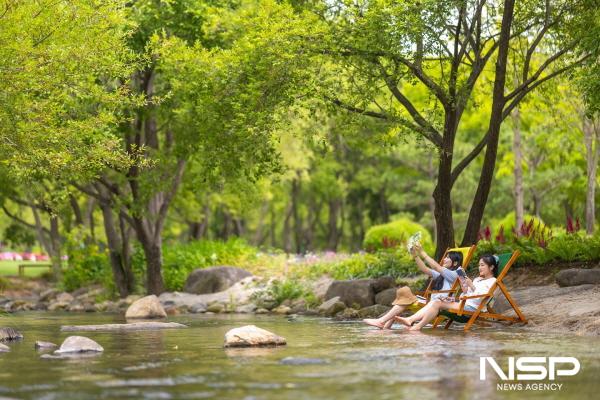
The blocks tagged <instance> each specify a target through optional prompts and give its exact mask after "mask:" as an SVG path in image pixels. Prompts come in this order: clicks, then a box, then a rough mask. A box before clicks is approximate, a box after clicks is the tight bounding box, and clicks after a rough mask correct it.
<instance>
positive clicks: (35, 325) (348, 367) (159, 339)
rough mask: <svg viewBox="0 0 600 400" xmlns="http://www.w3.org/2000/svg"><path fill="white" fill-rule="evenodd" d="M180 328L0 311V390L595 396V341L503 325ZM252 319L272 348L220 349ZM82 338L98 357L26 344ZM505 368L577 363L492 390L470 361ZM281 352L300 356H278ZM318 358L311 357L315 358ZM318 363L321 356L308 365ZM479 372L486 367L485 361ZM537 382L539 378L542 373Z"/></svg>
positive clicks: (229, 322) (178, 395)
mask: <svg viewBox="0 0 600 400" xmlns="http://www.w3.org/2000/svg"><path fill="white" fill-rule="evenodd" d="M170 320H171V321H176V322H181V323H184V324H187V325H189V326H190V328H187V329H180V330H164V331H154V332H127V333H117V332H114V333H107V332H102V333H95V332H85V333H62V332H60V326H61V325H74V324H100V323H116V322H124V321H123V319H122V317H118V316H111V315H99V314H93V315H91V314H50V313H23V314H16V315H12V316H8V317H0V325H2V326H12V327H15V328H18V329H19V330H20V331H21V332H22V333H23V334H24V335H25V338H24V340H22V341H20V342H17V343H11V344H10V347H11V352H10V353H0V398H17V399H44V400H52V399H59V400H63V399H64V400H66V399H78V400H79V399H120V398H123V399H208V398H215V399H277V400H280V399H360V400H365V399H401V398H412V399H429V398H431V399H440V398H445V399H448V398H450V399H470V398H475V399H490V398H515V399H517V398H544V399H553V398H554V399H569V398H578V399H580V398H583V399H591V398H600V349H599V347H600V346H599V344H600V343H599V342H600V340H599V339H598V338H594V337H580V336H571V335H568V334H564V335H556V334H539V333H531V332H526V331H524V330H519V329H518V328H503V329H502V330H491V329H478V330H475V331H473V332H471V333H464V332H462V331H443V330H437V331H435V332H434V331H431V330H426V331H424V332H423V333H407V332H405V331H403V330H402V329H397V330H395V331H392V332H389V331H379V330H373V329H372V328H369V327H367V326H365V325H363V324H361V323H360V322H345V323H343V322H334V321H330V320H326V319H320V318H308V317H306V318H304V317H299V318H297V319H295V320H292V321H289V320H288V318H286V317H274V316H254V315H251V316H250V315H249V316H244V315H211V316H208V315H189V316H187V315H186V316H178V317H173V318H171V319H170ZM247 324H255V325H257V326H259V327H262V328H264V329H267V330H270V331H272V332H274V333H277V334H279V335H281V336H284V337H285V338H286V339H287V341H288V345H287V346H284V347H279V348H253V349H224V348H223V337H224V334H225V332H226V331H227V330H229V329H231V328H234V327H239V326H242V325H247ZM70 334H81V335H84V336H88V337H90V338H92V339H94V340H96V341H97V342H98V343H100V344H101V345H102V346H103V347H104V349H105V351H104V353H102V354H100V355H97V356H92V357H77V358H71V359H42V358H40V356H41V354H43V353H40V352H38V351H36V350H34V342H35V341H36V340H44V341H52V342H54V343H58V344H60V343H61V342H62V340H63V339H64V338H66V337H67V336H69V335H70ZM480 356H493V357H495V358H496V359H497V360H498V361H499V363H501V365H502V366H503V367H504V369H506V367H505V362H506V359H507V357H509V356H515V357H519V356H544V357H549V356H572V357H577V358H578V359H579V361H580V362H581V371H580V372H579V374H578V375H576V376H572V377H559V378H558V380H557V381H556V382H559V383H562V384H563V386H562V389H561V390H560V391H531V390H528V391H510V392H505V391H499V390H498V389H497V387H496V381H495V378H490V380H489V381H480V380H479V357H480ZM287 357H293V358H304V359H306V358H308V359H310V360H307V362H306V363H302V362H301V360H300V364H293V365H289V364H285V363H282V360H283V359H285V358H287ZM315 359H316V360H315ZM316 362H319V363H316ZM488 373H489V374H493V373H492V372H491V370H490V369H489V368H488ZM546 383H549V382H548V381H546Z"/></svg>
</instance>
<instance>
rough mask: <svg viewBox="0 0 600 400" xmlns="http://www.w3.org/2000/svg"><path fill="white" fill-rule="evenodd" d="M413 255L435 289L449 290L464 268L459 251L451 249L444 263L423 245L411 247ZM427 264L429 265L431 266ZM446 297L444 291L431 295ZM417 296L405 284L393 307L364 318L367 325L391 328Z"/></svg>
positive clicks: (433, 296) (414, 301) (399, 291)
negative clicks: (379, 313) (434, 257)
mask: <svg viewBox="0 0 600 400" xmlns="http://www.w3.org/2000/svg"><path fill="white" fill-rule="evenodd" d="M410 252H411V255H412V257H413V258H414V260H415V262H416V263H417V267H419V270H421V271H422V272H423V273H424V274H427V275H429V276H430V277H431V279H433V284H432V289H433V290H448V289H450V288H451V287H452V285H454V281H456V280H457V279H458V277H459V273H461V272H462V274H463V275H464V270H463V269H462V267H461V266H462V262H463V256H462V253H460V252H458V251H451V252H449V253H448V254H447V256H446V257H445V258H444V259H443V260H442V264H441V265H440V264H438V262H437V261H436V260H434V259H433V258H431V257H429V256H428V255H427V253H426V252H425V250H423V248H422V247H421V245H416V246H415V247H413V248H412V249H411V251H410ZM427 265H429V267H431V268H429V267H428V266H427ZM441 297H446V294H444V293H436V294H433V295H432V296H431V300H434V299H437V298H441ZM417 302H418V300H417V297H416V296H415V295H414V294H413V292H412V291H411V290H410V288H409V287H408V286H403V287H401V288H399V289H398V290H397V291H396V299H395V300H394V302H393V303H392V306H393V307H392V308H391V309H390V310H389V311H388V312H387V313H385V314H384V315H382V316H381V317H379V318H367V319H363V322H364V323H366V324H367V325H371V326H375V327H377V328H379V329H389V328H390V327H391V326H392V324H393V323H394V317H395V316H397V315H400V314H401V313H403V312H404V311H405V310H406V309H407V308H408V307H410V306H411V305H412V304H413V303H417Z"/></svg>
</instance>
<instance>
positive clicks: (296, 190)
mask: <svg viewBox="0 0 600 400" xmlns="http://www.w3.org/2000/svg"><path fill="white" fill-rule="evenodd" d="M300 190H301V176H300V171H296V178H295V179H294V180H293V181H292V215H293V216H294V243H295V245H296V253H297V254H300V253H302V251H303V249H302V220H301V218H300Z"/></svg>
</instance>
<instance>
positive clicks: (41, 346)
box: [35, 340, 58, 349]
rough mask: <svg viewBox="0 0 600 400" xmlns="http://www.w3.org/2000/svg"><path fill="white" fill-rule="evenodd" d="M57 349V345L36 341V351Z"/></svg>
mask: <svg viewBox="0 0 600 400" xmlns="http://www.w3.org/2000/svg"><path fill="white" fill-rule="evenodd" d="M55 347H58V345H56V344H54V343H50V342H42V341H41V340H36V341H35V348H36V349H53V348H55Z"/></svg>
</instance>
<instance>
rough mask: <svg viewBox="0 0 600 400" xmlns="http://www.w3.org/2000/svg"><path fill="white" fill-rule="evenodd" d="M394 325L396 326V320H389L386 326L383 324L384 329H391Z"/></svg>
mask: <svg viewBox="0 0 600 400" xmlns="http://www.w3.org/2000/svg"><path fill="white" fill-rule="evenodd" d="M392 325H394V319H393V318H392V319H388V320H387V321H386V322H385V324H383V329H391V328H392Z"/></svg>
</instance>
